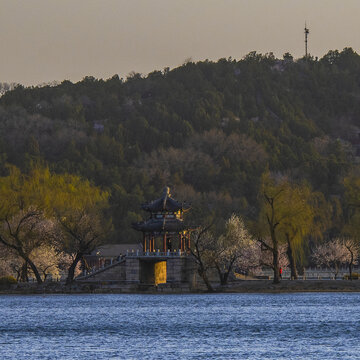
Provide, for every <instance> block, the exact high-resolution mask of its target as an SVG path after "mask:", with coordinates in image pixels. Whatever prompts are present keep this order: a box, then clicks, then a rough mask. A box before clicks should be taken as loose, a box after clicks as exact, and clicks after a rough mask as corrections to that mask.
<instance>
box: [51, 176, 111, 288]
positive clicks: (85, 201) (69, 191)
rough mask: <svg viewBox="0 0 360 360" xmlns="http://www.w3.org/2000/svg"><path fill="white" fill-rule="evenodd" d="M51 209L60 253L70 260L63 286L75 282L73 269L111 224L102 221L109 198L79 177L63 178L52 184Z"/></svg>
mask: <svg viewBox="0 0 360 360" xmlns="http://www.w3.org/2000/svg"><path fill="white" fill-rule="evenodd" d="M52 189H53V197H52V208H53V214H54V217H55V218H56V220H57V222H58V224H59V226H60V228H61V230H62V235H63V236H62V237H61V238H60V239H59V241H58V244H57V246H58V248H59V250H60V251H63V252H65V253H66V254H68V255H70V256H71V257H72V259H73V260H72V262H71V263H70V266H69V269H68V276H67V279H66V283H67V284H69V283H71V282H72V281H73V279H74V273H75V269H76V266H77V265H78V263H79V261H80V260H81V259H82V258H83V256H84V255H85V254H88V253H91V252H92V251H93V250H95V248H96V247H97V246H98V245H100V244H101V243H102V242H103V240H104V239H105V237H106V235H107V233H108V231H109V229H110V227H111V220H110V219H109V220H105V217H104V211H105V210H106V209H107V207H108V197H109V194H108V193H107V192H106V191H102V190H101V189H100V188H98V187H96V186H94V185H92V184H91V183H90V182H89V181H87V180H83V179H81V178H80V177H78V176H74V175H69V174H65V175H63V176H61V177H58V178H54V181H53V183H52Z"/></svg>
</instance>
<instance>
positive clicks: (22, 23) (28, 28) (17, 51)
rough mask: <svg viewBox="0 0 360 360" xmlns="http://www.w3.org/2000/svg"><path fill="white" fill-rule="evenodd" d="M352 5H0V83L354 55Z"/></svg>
mask: <svg viewBox="0 0 360 360" xmlns="http://www.w3.org/2000/svg"><path fill="white" fill-rule="evenodd" d="M359 14H360V0H26V1H24V0H0V49H1V52H0V54H1V55H0V82H16V83H21V84H24V85H37V84H41V83H44V82H45V83H47V82H51V81H54V80H55V81H62V80H65V79H67V80H71V81H79V80H81V79H82V78H83V77H84V76H94V77H96V78H104V79H106V78H109V77H111V76H113V75H114V74H118V75H119V76H120V77H123V78H126V76H127V75H128V74H129V73H130V72H132V71H135V72H139V73H142V74H147V73H149V72H151V71H153V70H162V69H163V68H165V67H170V68H174V67H177V66H179V65H181V64H182V63H184V61H185V60H187V59H189V58H190V59H192V60H193V61H200V60H205V59H209V60H214V61H216V60H218V59H219V58H228V57H230V56H231V57H232V58H234V59H238V60H240V59H241V58H242V57H243V56H245V55H246V54H247V53H249V52H250V51H254V50H255V51H257V52H260V53H267V52H273V53H274V54H275V55H276V56H277V57H282V55H283V54H284V53H285V52H290V53H291V54H292V55H293V56H294V57H296V58H297V57H301V56H303V54H304V22H305V21H307V24H308V27H309V28H310V35H309V52H310V53H311V54H312V55H314V56H318V57H321V56H323V55H324V54H326V53H327V52H328V50H334V49H338V50H342V49H343V48H344V47H348V46H350V47H352V48H353V49H354V50H355V51H357V52H360V36H359V33H360V20H359Z"/></svg>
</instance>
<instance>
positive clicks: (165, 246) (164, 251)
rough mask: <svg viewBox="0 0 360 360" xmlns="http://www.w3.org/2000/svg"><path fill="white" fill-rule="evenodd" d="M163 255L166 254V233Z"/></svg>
mask: <svg viewBox="0 0 360 360" xmlns="http://www.w3.org/2000/svg"><path fill="white" fill-rule="evenodd" d="M164 253H166V233H164Z"/></svg>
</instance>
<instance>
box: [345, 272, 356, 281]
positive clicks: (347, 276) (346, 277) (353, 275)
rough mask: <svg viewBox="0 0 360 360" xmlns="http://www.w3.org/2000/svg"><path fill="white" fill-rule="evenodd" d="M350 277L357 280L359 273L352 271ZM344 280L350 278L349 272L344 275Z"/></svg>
mask: <svg viewBox="0 0 360 360" xmlns="http://www.w3.org/2000/svg"><path fill="white" fill-rule="evenodd" d="M351 279H352V280H359V274H358V273H352V274H351ZM344 280H350V275H349V274H346V275H344Z"/></svg>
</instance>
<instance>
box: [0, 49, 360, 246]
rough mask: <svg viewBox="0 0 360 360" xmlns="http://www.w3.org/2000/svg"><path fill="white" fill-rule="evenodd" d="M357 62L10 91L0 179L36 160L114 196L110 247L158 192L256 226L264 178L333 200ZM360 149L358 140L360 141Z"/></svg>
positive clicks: (340, 56)
mask: <svg viewBox="0 0 360 360" xmlns="http://www.w3.org/2000/svg"><path fill="white" fill-rule="evenodd" d="M357 126H359V127H360V56H359V55H357V54H356V53H355V52H354V51H353V50H352V49H344V50H343V51H342V52H338V51H330V52H329V53H328V54H326V55H325V56H324V57H323V58H321V59H319V60H318V59H313V58H308V59H298V60H294V59H293V58H292V57H291V55H290V54H286V55H284V58H283V59H276V58H274V56H272V55H271V54H270V55H265V56H263V55H259V54H257V53H255V52H254V53H250V54H249V55H247V56H246V57H245V58H244V59H242V60H240V61H235V60H232V59H220V60H219V61H218V62H211V61H202V62H198V63H193V62H188V63H186V64H184V65H182V66H180V67H178V68H175V69H173V70H170V69H164V70H163V71H154V72H152V73H150V74H149V75H148V76H146V77H144V76H141V75H140V74H135V73H134V74H131V75H130V76H129V77H128V78H127V79H126V80H123V79H119V77H118V76H116V75H115V76H114V77H112V78H111V79H108V80H98V79H95V78H93V77H86V78H84V79H83V80H82V81H80V82H78V83H71V82H70V81H63V82H62V83H61V84H59V85H58V86H44V87H35V88H24V87H22V86H18V87H16V88H15V89H14V90H12V91H8V92H6V93H5V95H3V96H2V97H1V99H0V134H1V139H0V159H1V166H0V170H1V174H2V175H4V174H6V167H5V164H6V163H11V164H15V165H16V166H18V167H19V168H21V169H22V170H23V171H27V170H28V169H29V168H30V167H31V166H32V165H31V164H34V163H36V162H40V163H47V164H48V165H49V166H50V168H51V169H52V170H53V171H55V172H58V173H63V172H69V173H75V174H80V175H81V176H82V177H84V178H88V179H90V180H91V181H92V182H93V183H94V184H96V185H99V186H101V187H102V188H105V189H108V190H110V192H111V204H112V209H111V213H112V216H113V223H114V225H115V227H116V234H115V235H114V241H129V239H134V238H138V236H139V234H136V233H135V232H134V231H133V230H131V228H130V224H131V222H133V221H136V220H139V219H141V218H142V217H143V216H144V214H142V213H141V211H140V203H142V202H144V201H148V200H151V199H154V198H156V197H157V196H158V195H159V193H160V192H161V190H162V188H163V187H164V185H165V184H166V185H169V186H170V187H171V188H172V190H173V191H172V192H173V193H174V196H175V197H177V198H179V200H187V201H189V202H192V203H193V204H194V209H195V210H193V214H194V218H196V219H199V218H200V217H201V216H205V214H208V213H210V212H215V211H218V212H219V214H221V216H223V217H227V216H228V215H229V214H230V213H231V212H234V211H235V212H237V213H240V214H242V215H244V216H245V217H247V218H251V217H255V216H257V212H258V206H257V204H258V191H259V184H260V180H261V174H262V173H263V172H264V171H265V170H266V169H267V168H269V169H270V171H273V172H278V173H284V174H287V175H289V176H291V177H292V178H293V179H295V180H301V179H305V180H307V181H308V182H309V183H310V184H311V186H312V188H313V189H314V190H316V191H321V192H323V193H324V194H325V196H326V197H327V198H330V197H333V196H334V195H335V196H336V197H337V198H339V197H340V198H341V196H342V194H343V186H342V180H343V177H344V176H346V174H348V173H349V172H350V171H353V168H354V166H355V165H354V164H355V160H356V158H355V152H356V145H357V142H358V140H357V138H358V133H360V130H359V128H358V127H357ZM359 140H360V138H359Z"/></svg>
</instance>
